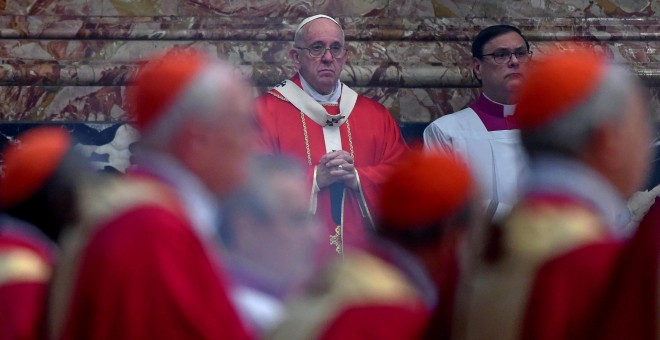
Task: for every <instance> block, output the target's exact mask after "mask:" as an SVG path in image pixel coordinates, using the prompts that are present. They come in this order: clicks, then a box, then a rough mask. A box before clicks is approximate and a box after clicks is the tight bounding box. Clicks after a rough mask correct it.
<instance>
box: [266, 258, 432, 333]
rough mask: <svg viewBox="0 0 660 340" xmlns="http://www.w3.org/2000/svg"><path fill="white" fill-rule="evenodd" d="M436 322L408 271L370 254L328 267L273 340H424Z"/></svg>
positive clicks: (297, 301) (295, 303)
mask: <svg viewBox="0 0 660 340" xmlns="http://www.w3.org/2000/svg"><path fill="white" fill-rule="evenodd" d="M429 318H430V311H429V306H428V301H425V298H424V296H423V293H422V292H421V291H419V290H418V288H417V286H416V285H415V283H414V282H413V280H412V279H411V278H410V277H409V276H407V275H406V274H405V273H404V270H402V269H401V268H399V267H397V266H395V265H394V264H392V263H390V262H389V261H388V260H385V259H382V258H380V257H379V256H375V255H374V254H370V253H367V252H364V251H357V250H355V249H353V250H347V252H346V253H345V257H344V258H343V260H342V259H336V261H333V262H331V263H330V265H329V266H328V267H326V268H324V270H323V271H321V272H320V273H319V274H318V275H317V276H316V277H315V280H314V282H313V283H312V285H311V287H309V289H308V290H307V291H306V292H305V293H304V294H302V295H300V296H299V297H297V298H296V299H294V300H293V301H292V303H290V304H289V309H288V314H287V317H286V319H285V320H284V322H282V323H281V324H280V325H279V326H278V327H277V328H276V329H275V330H274V331H273V333H272V334H270V335H269V337H268V338H269V339H272V340H284V339H286V340H303V339H305V340H307V339H324V340H333V339H342V340H346V339H348V340H350V339H356V340H357V339H371V340H390V339H419V338H420V337H421V336H422V335H423V334H424V332H425V328H426V326H427V324H428V321H429Z"/></svg>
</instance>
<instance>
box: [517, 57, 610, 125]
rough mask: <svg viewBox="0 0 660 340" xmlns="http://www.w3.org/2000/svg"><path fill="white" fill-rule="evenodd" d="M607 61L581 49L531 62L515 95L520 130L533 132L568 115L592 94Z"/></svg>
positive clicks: (596, 87)
mask: <svg viewBox="0 0 660 340" xmlns="http://www.w3.org/2000/svg"><path fill="white" fill-rule="evenodd" d="M606 66H607V59H606V58H605V56H603V55H599V54H596V53H595V52H593V51H589V50H586V49H583V48H577V49H576V50H575V51H571V52H568V51H553V52H549V53H547V54H544V55H543V56H542V57H541V58H539V59H538V60H535V61H533V62H532V64H531V65H530V67H529V70H528V72H527V74H526V75H525V80H523V83H522V85H521V87H520V91H519V93H518V95H519V96H518V105H517V106H516V117H517V119H518V121H519V123H520V128H521V129H523V130H524V129H533V128H536V127H539V126H542V125H544V124H547V123H549V122H551V121H553V120H555V119H557V118H560V117H562V116H564V115H566V114H568V113H569V112H570V111H571V110H572V109H574V108H575V107H576V106H578V105H580V104H582V103H584V102H586V101H587V100H588V99H589V98H590V97H591V96H593V95H594V93H595V92H596V90H597V89H598V86H599V84H600V82H601V79H602V78H603V74H604V71H605V67H606Z"/></svg>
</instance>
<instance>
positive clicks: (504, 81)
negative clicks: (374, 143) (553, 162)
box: [424, 25, 532, 221]
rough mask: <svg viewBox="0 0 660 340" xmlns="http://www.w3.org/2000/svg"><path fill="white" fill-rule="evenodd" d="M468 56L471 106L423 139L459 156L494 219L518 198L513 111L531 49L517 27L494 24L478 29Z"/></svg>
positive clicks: (518, 151)
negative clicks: (474, 90) (476, 84)
mask: <svg viewBox="0 0 660 340" xmlns="http://www.w3.org/2000/svg"><path fill="white" fill-rule="evenodd" d="M472 56H473V58H472V69H473V71H474V75H475V76H476V77H477V79H479V81H480V82H481V85H482V89H481V95H480V96H479V98H478V99H477V100H476V101H475V102H474V103H472V104H471V105H470V106H469V107H467V108H465V109H463V110H461V111H458V112H455V113H452V114H449V115H445V116H442V117H440V118H438V119H437V120H435V121H434V122H432V123H431V124H430V125H429V126H428V127H427V128H426V129H425V130H424V144H425V146H426V148H428V149H438V148H441V149H453V150H455V151H457V152H459V153H461V154H462V155H463V157H464V158H465V159H466V160H467V162H468V165H469V166H470V168H471V170H472V172H473V173H474V176H475V178H476V179H477V181H478V183H479V186H480V189H481V194H482V195H483V198H484V201H485V202H484V204H485V208H486V214H487V217H489V218H491V219H492V220H493V221H497V220H498V219H500V218H501V217H503V216H505V215H506V214H507V213H508V212H509V210H510V209H511V207H512V206H513V204H515V203H516V201H517V197H518V187H519V181H520V176H521V173H522V171H523V168H524V166H525V165H524V164H525V162H526V160H525V156H524V154H523V152H522V148H521V146H520V138H519V130H518V125H517V123H516V121H515V119H514V117H513V113H514V109H515V94H516V92H517V90H518V87H519V85H520V81H521V80H522V78H523V76H524V73H525V68H526V63H527V62H528V61H529V60H531V56H532V52H531V51H530V49H529V42H528V41H527V39H526V38H525V37H524V36H523V35H522V33H521V32H520V30H519V29H518V28H516V27H513V26H509V25H496V26H490V27H487V28H485V29H483V30H482V31H481V32H479V34H478V35H477V37H476V38H475V40H474V42H473V43H472Z"/></svg>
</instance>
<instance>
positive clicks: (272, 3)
mask: <svg viewBox="0 0 660 340" xmlns="http://www.w3.org/2000/svg"><path fill="white" fill-rule="evenodd" d="M659 10H660V3H658V2H657V1H653V0H592V1H588V0H528V1H517V0H504V1H500V0H477V1H470V2H467V1H462V0H432V1H428V0H369V1H352V0H306V1H305V0H178V1H177V0H4V1H2V2H0V11H1V12H2V13H3V14H17V15H52V14H66V15H105V16H115V15H121V16H142V15H144V16H157V15H163V16H253V17H262V16H271V17H284V16H288V17H304V16H307V15H309V14H313V13H327V14H330V15H335V16H370V17H386V18H399V17H414V18H425V17H439V18H478V17H491V18H503V17H647V16H652V15H653V14H655V13H658V11H659Z"/></svg>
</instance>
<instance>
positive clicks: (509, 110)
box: [481, 92, 516, 117]
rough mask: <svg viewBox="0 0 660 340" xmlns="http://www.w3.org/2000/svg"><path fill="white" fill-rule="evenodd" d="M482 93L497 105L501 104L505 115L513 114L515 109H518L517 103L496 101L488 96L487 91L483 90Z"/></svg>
mask: <svg viewBox="0 0 660 340" xmlns="http://www.w3.org/2000/svg"><path fill="white" fill-rule="evenodd" d="M481 94H482V95H483V96H484V97H485V98H486V99H488V100H490V101H491V102H493V103H495V104H497V105H501V106H502V113H503V114H504V117H507V116H511V115H513V114H514V113H515V111H516V104H502V103H498V102H496V101H494V100H492V99H490V98H488V96H487V95H486V94H485V93H483V92H481Z"/></svg>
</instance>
